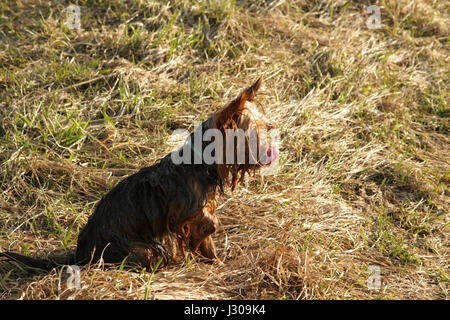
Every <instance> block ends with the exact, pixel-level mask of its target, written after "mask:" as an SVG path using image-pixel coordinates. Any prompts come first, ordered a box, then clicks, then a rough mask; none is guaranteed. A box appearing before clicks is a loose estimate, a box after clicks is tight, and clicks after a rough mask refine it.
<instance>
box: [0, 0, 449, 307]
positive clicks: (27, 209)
mask: <svg viewBox="0 0 450 320" xmlns="http://www.w3.org/2000/svg"><path fill="white" fill-rule="evenodd" d="M70 4H71V3H70V2H69V1H31V0H17V1H13V0H10V1H2V2H1V3H0V251H5V250H11V251H16V252H20V253H22V254H27V255H30V256H39V257H46V256H48V255H51V254H55V253H59V252H61V253H64V252H70V251H72V250H74V248H75V246H76V241H77V234H78V232H79V230H81V228H82V227H83V226H84V224H85V223H86V221H87V219H88V217H89V215H90V214H91V213H92V211H93V209H94V207H95V204H96V203H97V201H98V200H99V199H100V198H101V197H102V195H104V194H105V193H107V192H108V190H110V189H111V187H112V186H114V185H115V184H116V183H117V182H118V181H119V180H120V179H122V178H124V177H125V176H127V175H129V174H132V173H135V172H137V171H138V170H139V168H141V167H144V166H149V165H151V164H153V163H154V162H155V161H156V160H157V159H159V158H161V157H162V156H164V155H166V154H167V153H168V152H170V151H171V150H172V149H173V148H174V145H173V143H171V140H170V136H171V133H172V132H173V131H174V130H176V129H188V130H193V128H194V120H202V119H205V117H207V116H208V115H210V114H212V113H213V112H215V111H216V110H218V109H220V108H221V107H223V106H224V105H225V104H226V103H227V102H228V101H229V100H230V99H232V98H234V97H235V96H236V95H237V94H238V93H239V92H240V91H241V90H242V89H243V88H244V87H245V86H248V85H250V84H251V83H252V82H253V81H254V80H256V79H257V78H258V77H259V76H261V75H262V76H263V78H264V82H263V88H262V89H263V90H262V91H263V94H262V95H260V97H259V100H260V102H261V103H262V104H263V105H264V109H265V111H266V114H267V116H268V117H269V118H270V119H271V120H272V122H273V123H274V124H275V125H276V127H277V129H279V130H280V136H281V141H280V155H281V160H280V163H279V167H278V170H277V172H276V173H275V174H273V175H264V176H261V175H260V174H257V175H256V176H255V177H248V178H247V179H246V181H245V184H243V185H241V186H240V187H238V188H237V189H236V190H235V191H234V192H231V191H230V190H226V192H225V194H223V195H222V196H221V197H220V199H219V204H220V205H219V207H218V210H217V211H216V214H217V216H218V218H219V221H220V228H219V230H218V232H217V233H216V234H215V235H214V239H215V242H216V246H217V247H218V248H217V249H218V255H219V257H220V259H221V260H223V262H224V263H223V265H215V264H208V263H205V262H204V261H201V260H199V259H197V258H192V259H191V258H186V259H182V258H180V259H179V260H178V261H177V262H176V263H173V264H171V265H169V266H166V267H163V268H159V269H157V270H156V272H153V273H147V272H145V271H143V270H138V269H136V268H129V267H126V266H117V267H116V268H105V266H104V265H102V264H101V263H97V264H91V265H89V266H86V267H82V268H81V271H80V279H79V280H80V283H79V284H80V286H79V288H78V289H73V290H64V288H65V287H64V285H65V281H66V279H67V277H68V276H69V274H68V273H66V271H67V270H66V269H61V268H60V269H54V270H53V271H51V272H49V273H42V272H37V271H36V270H32V269H30V268H25V267H23V266H21V265H19V264H17V263H12V262H7V261H5V260H0V298H1V299H231V298H234V299H449V296H450V293H449V292H450V239H449V231H450V223H449V222H450V217H449V211H450V190H449V184H450V167H449V164H450V136H449V130H450V125H449V116H450V113H449V109H448V102H449V92H450V86H449V81H450V68H449V52H450V47H449V40H450V38H449V28H450V15H449V12H450V3H449V2H448V1H438V0H434V1H426V0H415V1H406V0H399V1H397V0H383V1H339V0H337V1H329V0H328V1H326V0H314V1H313V0H299V1H288V0H286V1H283V0H274V1H270V0H267V1H226V0H223V1H222V0H221V1H213V0H205V1H193V0H176V1H170V2H169V1H145V0H134V1H119V0H113V1H106V0H96V1H94V0H92V1H88V0H85V1H83V0H79V1H74V4H77V5H78V6H79V8H80V12H79V18H80V19H79V21H77V19H76V12H75V13H73V12H72V13H68V12H67V7H68V6H69V5H70ZM373 4H375V5H377V8H379V9H380V11H379V13H380V15H379V17H380V18H381V20H380V24H379V25H376V23H375V24H374V23H373V22H374V21H375V22H376V20H373V19H374V16H373V15H374V13H373V12H372V13H371V12H369V13H368V12H367V8H368V6H369V5H373ZM375 18H376V17H375ZM77 22H79V25H78V26H79V28H78V27H77ZM74 26H75V27H74ZM374 26H375V27H374ZM374 268H375V269H377V270H379V272H380V274H379V276H380V278H379V279H380V280H381V283H379V282H378V284H381V286H380V287H377V286H376V284H377V282H376V279H375V278H374V274H372V275H371V273H370V272H371V271H370V270H374ZM375 276H376V275H375ZM372 279H375V280H374V281H372ZM371 281H372V282H371ZM370 284H372V285H373V284H375V287H373V286H371V285H370ZM61 288H63V289H61Z"/></svg>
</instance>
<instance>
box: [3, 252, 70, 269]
mask: <svg viewBox="0 0 450 320" xmlns="http://www.w3.org/2000/svg"><path fill="white" fill-rule="evenodd" d="M0 257H5V258H7V259H9V260H12V261H16V262H19V263H22V264H24V265H26V266H28V267H31V268H36V269H42V270H46V271H50V270H52V269H53V268H56V267H58V266H61V265H65V264H68V265H73V264H76V262H75V255H74V254H73V253H71V254H67V255H65V256H62V257H61V256H60V257H58V258H48V259H39V258H32V257H28V256H24V255H22V254H19V253H15V252H11V251H7V252H0Z"/></svg>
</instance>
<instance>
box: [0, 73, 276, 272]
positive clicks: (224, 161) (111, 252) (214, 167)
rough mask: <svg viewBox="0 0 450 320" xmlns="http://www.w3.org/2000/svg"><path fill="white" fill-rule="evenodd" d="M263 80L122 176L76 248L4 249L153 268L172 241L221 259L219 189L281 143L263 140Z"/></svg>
mask: <svg viewBox="0 0 450 320" xmlns="http://www.w3.org/2000/svg"><path fill="white" fill-rule="evenodd" d="M261 81H262V80H261V78H260V79H258V80H257V81H256V82H255V83H254V84H253V85H252V86H250V87H248V88H247V89H245V90H243V91H242V92H241V93H240V94H239V95H238V96H237V98H235V99H234V100H233V101H231V102H230V103H229V104H228V105H227V106H226V107H225V108H223V109H222V110H220V111H218V112H216V113H215V114H213V115H212V116H211V117H209V118H208V119H207V120H206V121H205V122H203V123H202V124H201V126H199V127H198V128H197V129H196V130H195V131H194V132H193V133H191V134H190V135H189V137H188V138H187V139H186V143H185V145H183V147H181V148H180V149H178V150H176V151H174V152H172V153H170V154H168V155H167V156H165V157H164V158H162V159H160V160H159V161H158V162H157V163H156V164H154V165H153V166H150V167H145V168H143V169H141V170H140V171H139V172H137V173H135V174H133V175H131V176H129V177H127V178H125V179H124V180H122V181H121V182H119V183H118V184H117V185H116V186H115V187H114V188H113V189H112V190H111V191H110V192H109V193H108V194H106V195H105V196H104V197H103V198H102V199H101V200H100V201H99V203H98V204H97V206H96V209H95V211H94V213H93V214H92V215H91V216H90V217H89V219H88V222H87V224H86V226H85V227H84V228H83V229H82V230H81V232H80V234H79V236H78V243H77V248H76V252H75V254H71V255H70V256H68V257H66V259H65V260H64V261H62V263H61V262H59V263H58V262H55V261H52V260H40V259H34V258H31V257H27V256H23V255H20V254H17V253H13V252H5V253H2V254H1V255H2V256H4V257H7V258H10V259H13V260H16V261H19V262H22V263H25V264H27V265H29V266H32V267H37V268H42V269H51V268H53V267H55V266H56V265H58V264H78V265H83V264H87V263H89V262H95V261H98V260H99V259H103V261H104V262H105V263H121V262H122V261H123V260H124V259H125V258H126V259H127V260H126V261H127V262H130V263H135V264H138V265H140V266H143V267H146V268H147V269H151V268H152V266H153V265H154V263H155V262H156V261H159V260H161V259H162V260H163V261H164V262H166V263H167V262H168V261H170V260H171V258H172V257H173V256H174V254H175V253H174V252H173V251H174V250H172V252H169V250H168V249H167V243H170V244H176V245H174V246H172V247H174V248H176V247H177V246H178V248H179V249H180V251H181V252H182V254H184V252H185V250H186V249H187V250H189V251H190V252H191V253H199V254H201V255H202V256H204V257H206V258H208V259H211V260H213V261H218V257H217V254H216V250H215V246H214V242H213V239H212V235H213V234H214V233H215V231H216V230H217V228H218V220H217V218H216V216H215V215H214V211H215V209H216V207H217V199H216V198H217V195H218V194H219V193H220V192H223V191H224V188H226V187H229V188H231V190H234V188H235V187H236V185H237V184H238V183H239V182H242V181H243V179H244V176H245V174H246V173H251V172H253V173H254V172H255V170H257V169H259V168H261V167H262V166H264V165H268V164H270V163H272V162H273V161H275V160H277V158H278V150H277V149H276V148H275V147H273V146H271V145H270V144H269V143H268V142H267V134H266V133H267V132H268V130H270V129H271V127H272V126H271V124H270V123H269V122H268V121H267V119H266V117H265V115H264V114H263V113H261V112H260V111H259V110H258V108H257V106H256V104H255V95H256V93H257V91H258V89H259V88H260V86H261ZM206 133H210V134H209V135H208V137H206V136H207V134H206ZM198 137H200V138H199V139H198ZM213 138H214V139H213ZM236 141H237V142H236ZM231 142H233V143H231Z"/></svg>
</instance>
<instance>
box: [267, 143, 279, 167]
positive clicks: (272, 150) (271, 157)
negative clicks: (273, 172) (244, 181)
mask: <svg viewBox="0 0 450 320" xmlns="http://www.w3.org/2000/svg"><path fill="white" fill-rule="evenodd" d="M279 157H280V154H279V153H278V148H277V147H274V146H268V147H267V150H266V159H265V161H264V162H265V164H270V163H273V162H275V161H277V160H278V158H279Z"/></svg>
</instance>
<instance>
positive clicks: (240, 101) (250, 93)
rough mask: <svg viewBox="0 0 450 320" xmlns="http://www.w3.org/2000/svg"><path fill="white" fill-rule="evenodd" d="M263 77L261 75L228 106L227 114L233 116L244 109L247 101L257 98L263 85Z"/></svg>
mask: <svg viewBox="0 0 450 320" xmlns="http://www.w3.org/2000/svg"><path fill="white" fill-rule="evenodd" d="M261 83H262V77H259V79H258V80H256V82H255V83H254V84H252V85H251V86H250V87H248V88H247V89H245V90H244V91H242V93H241V94H240V95H239V96H238V97H237V98H236V99H234V100H233V101H231V103H230V104H229V105H228V106H227V107H226V109H225V110H226V114H227V115H228V117H231V116H233V115H234V114H236V113H237V112H239V111H242V110H243V109H244V107H245V102H246V101H253V100H254V99H255V95H256V92H257V91H258V89H259V88H260V87H261Z"/></svg>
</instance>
